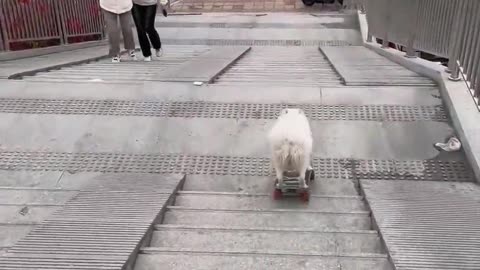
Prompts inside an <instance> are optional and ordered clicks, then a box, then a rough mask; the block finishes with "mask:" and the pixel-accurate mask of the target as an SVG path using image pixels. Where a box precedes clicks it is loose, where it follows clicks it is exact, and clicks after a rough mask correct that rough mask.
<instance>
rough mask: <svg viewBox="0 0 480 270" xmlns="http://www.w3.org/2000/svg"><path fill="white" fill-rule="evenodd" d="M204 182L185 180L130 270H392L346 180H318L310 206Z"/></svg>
mask: <svg viewBox="0 0 480 270" xmlns="http://www.w3.org/2000/svg"><path fill="white" fill-rule="evenodd" d="M228 178H229V177H228V176H227V177H224V178H223V181H226V182H228ZM216 181H222V179H221V178H218V179H217V180H216ZM259 181H260V182H262V184H263V185H268V181H271V179H269V178H268V177H261V178H259ZM214 182H215V180H214ZM205 183H206V182H205V181H203V178H202V177H199V178H195V177H194V178H192V179H187V182H186V183H185V186H184V190H183V191H180V192H179V193H178V195H177V197H176V201H175V204H174V205H173V206H170V207H169V208H168V210H167V212H166V213H165V216H164V219H163V222H162V223H161V224H158V225H156V226H155V230H154V232H153V235H152V239H151V243H150V246H149V247H145V248H143V249H142V250H141V251H140V254H139V255H138V258H137V261H136V266H135V269H136V270H153V269H155V270H156V269H176V270H187V269H188V270H190V269H236V270H237V269H238V270H242V269H245V270H246V269H259V270H260V269H285V270H286V269H316V270H318V269H325V270H330V269H332V270H333V269H343V270H348V269H352V270H353V269H355V270H390V269H392V268H391V266H390V263H389V261H388V259H387V256H386V254H385V252H384V250H383V248H382V245H381V241H380V238H379V236H378V234H377V232H376V231H374V230H372V224H371V220H370V213H369V212H368V211H367V208H366V205H365V202H364V201H363V198H362V197H361V196H359V195H358V193H357V191H356V188H355V184H354V183H353V182H351V181H347V180H323V181H322V180H321V179H320V180H318V179H317V182H316V183H314V184H313V185H315V184H317V185H316V187H314V188H313V190H312V197H311V199H310V202H309V203H308V204H306V203H302V202H301V200H299V199H298V198H284V199H282V200H280V201H274V200H273V199H272V196H271V194H253V193H247V192H248V191H247V192H246V191H245V190H243V191H242V192H238V190H234V189H233V188H232V189H231V190H225V185H221V184H219V185H215V184H214V185H208V188H206V187H205ZM210 183H212V181H210ZM215 186H217V188H215ZM322 186H328V188H326V189H323V188H322Z"/></svg>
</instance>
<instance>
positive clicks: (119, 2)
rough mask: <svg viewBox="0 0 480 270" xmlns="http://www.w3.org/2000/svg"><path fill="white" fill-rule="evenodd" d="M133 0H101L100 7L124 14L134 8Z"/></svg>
mask: <svg viewBox="0 0 480 270" xmlns="http://www.w3.org/2000/svg"><path fill="white" fill-rule="evenodd" d="M132 6H133V2H132V0H100V7H102V8H103V9H105V10H106V11H110V12H112V13H116V14H122V13H125V12H128V11H130V10H132Z"/></svg>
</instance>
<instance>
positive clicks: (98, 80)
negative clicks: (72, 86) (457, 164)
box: [90, 79, 103, 82]
mask: <svg viewBox="0 0 480 270" xmlns="http://www.w3.org/2000/svg"><path fill="white" fill-rule="evenodd" d="M90 82H103V80H102V79H91V80H90Z"/></svg>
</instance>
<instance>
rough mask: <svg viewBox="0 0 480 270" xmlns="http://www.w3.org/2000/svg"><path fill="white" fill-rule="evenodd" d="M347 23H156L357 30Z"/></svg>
mask: <svg viewBox="0 0 480 270" xmlns="http://www.w3.org/2000/svg"><path fill="white" fill-rule="evenodd" d="M342 19H343V20H345V21H347V22H346V23H345V22H342V23H340V22H339V23H278V22H271V23H267V22H265V23H257V22H255V23H246V22H232V23H224V22H160V21H158V22H157V23H156V26H157V27H160V28H167V27H175V28H244V29H252V28H255V29H259V28H261V29H262V28H280V29H355V30H357V28H355V26H356V24H355V21H354V20H353V19H352V17H350V16H348V17H342Z"/></svg>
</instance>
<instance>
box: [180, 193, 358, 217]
mask: <svg viewBox="0 0 480 270" xmlns="http://www.w3.org/2000/svg"><path fill="white" fill-rule="evenodd" d="M175 205H177V206H184V207H196V208H206V209H229V208H234V209H252V210H254V209H310V210H317V211H331V212H348V211H363V210H366V207H365V204H364V202H363V201H362V197H360V196H317V195H314V196H312V197H311V198H310V201H309V202H308V203H304V202H302V201H301V200H300V199H299V198H298V197H285V198H282V199H281V200H274V199H273V198H272V195H270V194H246V193H236V192H202V191H199V192H195V191H180V192H179V193H178V196H177V197H176V199H175Z"/></svg>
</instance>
